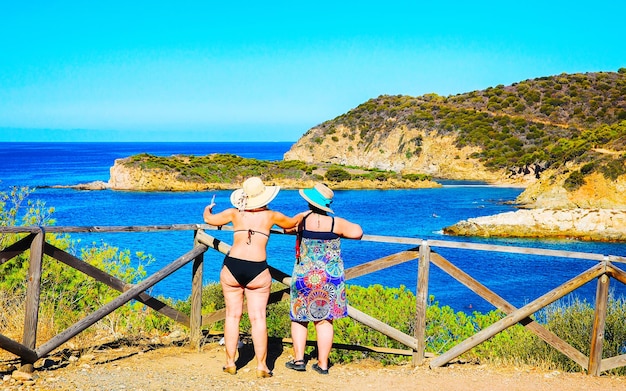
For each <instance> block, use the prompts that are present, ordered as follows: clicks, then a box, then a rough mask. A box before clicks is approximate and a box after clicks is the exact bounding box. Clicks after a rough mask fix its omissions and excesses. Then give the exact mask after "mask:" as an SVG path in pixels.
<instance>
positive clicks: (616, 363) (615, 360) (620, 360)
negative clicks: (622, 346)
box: [600, 354, 626, 372]
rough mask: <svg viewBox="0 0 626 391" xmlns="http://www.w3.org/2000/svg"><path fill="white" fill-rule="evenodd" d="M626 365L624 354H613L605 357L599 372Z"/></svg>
mask: <svg viewBox="0 0 626 391" xmlns="http://www.w3.org/2000/svg"><path fill="white" fill-rule="evenodd" d="M619 367H626V354H622V355H621V356H615V357H611V358H605V359H604V360H602V365H600V372H606V371H610V370H611V369H614V368H619Z"/></svg>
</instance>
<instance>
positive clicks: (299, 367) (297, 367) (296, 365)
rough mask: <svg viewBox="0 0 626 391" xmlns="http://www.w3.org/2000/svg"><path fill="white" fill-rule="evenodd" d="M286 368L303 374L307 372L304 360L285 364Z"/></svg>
mask: <svg viewBox="0 0 626 391" xmlns="http://www.w3.org/2000/svg"><path fill="white" fill-rule="evenodd" d="M285 366H286V367H287V368H289V369H293V370H294V371H298V372H303V371H306V363H305V362H304V360H291V361H287V362H286V363H285Z"/></svg>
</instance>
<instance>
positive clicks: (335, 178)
mask: <svg viewBox="0 0 626 391" xmlns="http://www.w3.org/2000/svg"><path fill="white" fill-rule="evenodd" d="M324 177H325V178H326V180H328V181H331V182H342V181H347V180H350V179H352V175H350V173H349V172H348V171H346V170H344V169H342V168H329V169H328V170H327V171H326V175H325V176H324Z"/></svg>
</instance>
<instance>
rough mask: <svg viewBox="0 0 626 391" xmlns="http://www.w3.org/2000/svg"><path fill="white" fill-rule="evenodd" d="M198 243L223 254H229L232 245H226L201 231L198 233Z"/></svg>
mask: <svg viewBox="0 0 626 391" xmlns="http://www.w3.org/2000/svg"><path fill="white" fill-rule="evenodd" d="M196 241H197V242H198V243H201V244H204V245H205V246H207V247H209V248H212V249H214V250H217V251H219V252H221V253H222V254H228V252H229V251H230V247H231V246H230V244H228V243H224V242H222V241H221V240H219V239H217V238H214V237H213V236H211V235H209V234H207V233H206V232H204V231H202V230H199V231H198V232H197V233H196Z"/></svg>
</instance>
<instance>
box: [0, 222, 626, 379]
mask: <svg viewBox="0 0 626 391" xmlns="http://www.w3.org/2000/svg"><path fill="white" fill-rule="evenodd" d="M215 229H224V230H231V229H232V228H229V227H228V226H226V227H220V228H216V227H212V226H209V225H203V224H201V225H196V224H189V225H167V226H108V227H55V226H50V227H0V234H4V235H7V234H16V235H14V236H15V237H16V238H19V237H21V239H19V240H17V239H16V241H15V242H14V243H13V244H11V245H9V246H7V247H6V248H4V249H2V250H1V251H0V265H2V264H4V263H5V262H9V261H10V260H11V259H13V258H14V257H16V256H18V255H20V254H22V253H24V252H26V251H30V255H29V270H28V277H27V296H26V302H25V316H24V328H23V338H22V342H21V343H20V342H17V341H15V340H13V339H11V338H9V337H7V336H5V335H3V334H0V348H1V349H4V350H6V351H8V352H11V353H13V354H15V355H17V356H18V357H20V358H21V360H22V363H23V364H24V367H26V369H30V370H32V369H33V364H34V363H35V362H36V361H37V360H39V359H41V358H43V357H45V356H46V355H48V354H49V353H50V352H52V351H53V350H55V349H57V348H58V347H60V346H61V345H62V344H64V343H65V342H67V341H68V340H70V339H71V338H73V337H74V336H76V335H77V334H79V333H80V332H82V331H84V330H85V329H87V328H88V327H90V326H92V325H93V324H94V323H96V322H98V321H99V320H100V319H102V318H104V317H106V316H107V315H108V314H110V313H111V312H113V311H115V310H116V309H117V308H119V307H120V306H122V305H124V304H125V303H127V302H129V301H130V300H137V301H139V302H141V303H144V304H145V305H146V306H148V307H150V308H152V309H153V310H155V311H158V312H159V313H160V314H162V315H164V316H167V317H169V318H171V319H173V320H174V321H176V322H179V323H181V324H182V325H184V326H186V327H189V329H190V343H191V345H192V346H193V347H196V348H199V347H200V343H201V338H202V328H203V327H206V326H208V325H211V324H212V323H214V322H216V321H218V320H222V319H224V315H225V312H224V310H223V309H222V310H218V311H215V312H213V313H210V314H202V311H201V298H202V281H203V279H202V270H203V263H204V254H205V252H206V251H208V250H209V249H213V250H217V251H219V252H220V253H223V254H226V253H227V252H228V250H229V248H230V246H229V245H228V244H227V243H224V242H223V241H221V240H219V239H217V238H215V237H212V236H210V235H209V234H207V232H206V231H208V230H215ZM181 230H182V231H190V232H193V246H192V248H191V250H190V251H188V252H187V253H185V254H183V255H181V256H180V257H179V258H177V259H175V260H174V261H172V262H171V263H169V264H167V265H166V266H164V267H163V268H162V269H160V270H159V271H157V272H155V273H154V274H152V275H150V276H148V277H147V278H145V279H144V280H142V281H141V282H139V283H137V284H128V283H126V282H124V281H122V280H120V279H118V278H116V277H114V276H112V275H109V274H108V273H106V272H104V271H102V270H100V269H97V268H95V267H94V266H92V265H90V264H88V263H87V262H84V261H83V260H81V259H79V258H77V257H75V256H74V255H71V254H69V253H67V252H65V251H63V250H61V249H59V248H57V247H55V246H54V245H52V244H50V243H48V242H46V233H88V232H92V233H110V232H158V231H181ZM273 233H282V232H279V231H273ZM362 240H364V241H372V242H384V243H396V244H403V245H407V247H409V249H408V250H405V251H401V252H398V253H394V254H390V255H388V256H385V257H383V258H380V259H377V260H374V261H371V262H367V263H363V264H360V265H358V266H355V267H352V268H349V269H347V270H346V279H348V280H349V279H353V278H356V277H360V276H363V275H366V274H369V273H373V272H375V271H379V270H383V269H385V268H388V267H391V266H394V265H398V264H401V263H405V262H409V261H415V260H417V262H416V263H417V268H416V273H417V287H416V292H417V302H416V319H415V322H416V327H415V333H414V335H407V334H405V333H403V332H402V331H400V330H397V329H395V328H393V327H391V326H389V325H387V324H385V323H384V322H382V321H380V320H378V319H376V318H373V317H371V316H369V315H367V314H365V313H363V312H361V311H359V310H358V309H356V308H354V307H351V306H350V307H349V310H348V313H349V316H350V317H352V318H353V319H355V320H357V321H359V322H361V323H363V324H365V325H367V326H369V327H371V328H373V329H375V330H377V331H379V332H381V333H383V334H385V335H387V336H388V337H390V338H392V339H394V340H396V341H398V342H400V343H402V344H403V345H405V346H407V347H408V348H409V349H408V350H400V349H386V348H381V347H368V349H369V350H374V351H380V352H384V353H392V354H409V355H412V357H413V362H414V364H415V365H423V364H424V362H425V358H426V357H427V356H428V357H429V358H430V360H429V365H430V367H439V366H442V365H445V364H447V363H449V362H450V361H452V360H453V359H455V358H456V357H458V356H460V355H462V354H463V353H465V352H467V351H468V350H470V349H472V348H473V347H475V346H477V345H478V344H480V343H482V342H484V341H486V340H487V339H489V338H491V337H493V336H494V335H496V334H497V333H499V332H501V331H503V330H505V329H507V328H508V327H511V326H513V325H515V324H518V323H519V324H521V325H523V326H524V327H526V328H527V329H528V330H530V331H531V332H533V333H534V334H536V335H537V336H538V337H540V338H541V339H543V340H544V341H545V342H546V343H548V344H549V345H551V346H552V347H553V348H555V349H557V350H558V351H560V352H561V353H563V354H564V355H565V356H567V357H569V358H570V359H571V360H573V361H574V362H576V363H577V364H578V365H580V366H581V368H582V369H583V370H584V371H586V372H587V373H588V374H591V375H599V374H600V373H601V372H604V371H608V370H610V369H613V368H617V367H621V366H626V354H624V355H620V356H616V357H611V358H603V356H602V343H603V339H604V326H605V319H606V311H607V302H608V296H609V294H608V292H609V289H608V287H609V282H610V279H611V278H612V279H615V280H617V281H619V282H621V283H622V284H626V272H624V271H623V270H622V269H620V268H619V267H618V266H617V264H619V263H626V258H624V257H619V256H612V255H602V254H593V253H581V252H571V251H559V250H546V249H536V248H526V247H515V246H499V245H486V244H476V243H467V242H455V241H442V240H422V239H415V238H404V237H389V236H374V235H365V236H364V237H363V239H362ZM436 247H441V248H453V249H464V250H472V251H489V252H496V253H497V252H503V253H517V254H526V255H541V256H552V257H564V258H577V259H583V260H589V261H593V266H592V267H590V268H589V269H588V270H586V271H584V272H583V273H581V274H580V275H578V276H576V277H574V278H572V279H570V280H569V281H567V282H565V283H563V284H562V285H560V286H559V287H557V288H555V289H553V290H551V291H549V292H547V293H545V294H544V295H542V296H540V297H538V298H537V299H535V300H533V301H531V302H530V303H528V304H526V305H524V306H522V307H521V308H516V307H514V306H513V305H511V304H510V303H508V302H507V301H506V300H504V299H503V298H502V297H500V296H498V295H497V294H496V293H494V292H493V291H491V290H489V289H488V288H487V287H485V286H484V285H482V284H481V283H480V282H478V281H476V280H475V279H474V278H472V277H471V276H470V275H469V274H467V273H466V272H464V271H463V270H461V269H459V268H458V267H457V266H455V265H454V264H453V263H452V262H450V261H449V260H447V259H445V258H444V257H442V256H441V255H439V254H438V253H436V252H435V251H433V248H436ZM44 255H47V256H49V257H50V258H53V259H55V260H57V261H59V262H62V263H64V264H66V265H68V266H70V267H72V268H74V269H76V270H78V271H80V272H82V273H84V274H86V275H88V276H90V277H92V278H94V279H96V280H97V281H99V282H101V283H104V284H106V285H107V286H109V287H111V288H113V289H115V290H117V291H119V292H120V294H119V296H117V297H116V298H115V299H113V300H112V301H110V302H108V303H106V304H105V305H103V306H102V307H100V308H99V309H98V310H96V311H94V312H93V313H91V314H89V315H87V316H85V317H84V318H82V319H81V320H79V321H78V322H76V323H75V324H73V325H71V326H70V327H68V328H67V329H65V330H64V331H62V332H61V333H59V334H57V335H56V336H54V337H53V338H51V339H50V340H49V341H47V342H44V343H43V344H41V345H40V346H36V341H37V324H38V315H39V304H40V303H39V302H40V290H41V286H40V283H41V276H42V260H43V256H44ZM189 263H191V264H192V273H191V278H190V280H191V311H190V314H189V315H188V314H184V313H181V312H180V311H178V310H176V309H174V308H172V307H170V306H168V305H167V304H166V303H164V302H162V301H161V300H159V299H157V298H155V297H152V296H150V295H149V294H147V293H146V291H147V290H149V289H150V288H151V287H153V286H154V285H155V284H157V283H158V282H160V281H162V280H164V279H165V278H167V277H168V276H170V275H171V274H172V273H174V272H175V271H176V270H178V269H180V268H181V267H183V266H185V265H187V264H189ZM431 264H432V265H435V266H437V267H439V268H440V269H442V270H443V271H444V272H446V273H448V274H449V275H450V276H452V277H453V278H454V279H456V280H457V281H459V282H460V283H462V284H463V285H465V286H467V287H468V288H469V289H470V290H472V291H473V292H475V293H476V294H478V295H479V296H481V297H482V298H484V299H485V300H486V301H487V302H489V303H491V304H492V305H493V306H495V307H496V308H498V309H500V310H502V311H503V312H504V313H505V314H506V316H505V317H504V318H503V319H501V320H499V321H497V322H495V323H494V324H492V325H490V326H488V327H486V328H484V329H482V330H480V331H479V332H477V333H476V334H474V335H473V336H471V337H470V338H467V339H466V340H465V341H462V342H461V343H459V344H457V345H455V346H454V347H453V348H451V349H450V350H448V351H446V352H444V353H443V354H441V355H439V356H435V355H434V354H432V353H427V352H426V335H425V334H426V322H427V320H428V319H426V308H427V305H428V285H429V273H430V265H431ZM270 272H271V274H272V277H273V278H274V279H275V280H276V281H280V282H282V283H283V284H285V285H286V287H285V288H284V289H282V290H280V291H278V292H273V293H272V294H271V295H270V303H273V302H277V301H280V300H286V299H287V300H288V297H289V283H290V278H291V277H290V276H289V274H287V273H285V272H283V271H280V270H278V269H275V268H273V267H270ZM1 278H2V276H0V279H1ZM594 279H597V291H596V300H595V316H594V322H593V330H592V335H591V336H590V350H589V351H590V354H589V357H587V356H585V355H584V354H583V353H581V352H580V351H578V350H577V349H575V348H574V347H572V346H571V345H569V344H568V343H567V342H565V341H564V340H562V339H561V338H559V337H558V336H556V335H555V334H554V333H552V332H550V331H549V330H547V329H546V328H544V327H543V326H542V325H541V324H539V323H537V322H536V321H534V320H533V319H532V318H531V317H530V316H531V315H532V314H534V313H535V312H537V311H539V310H541V309H542V308H544V307H546V306H547V305H549V304H551V303H553V302H554V301H556V300H558V299H560V298H562V297H563V296H565V295H567V294H568V293H570V292H573V291H575V290H576V289H578V288H580V287H581V286H583V285H584V284H586V283H588V282H590V281H592V280H594ZM625 321H626V320H625Z"/></svg>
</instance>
